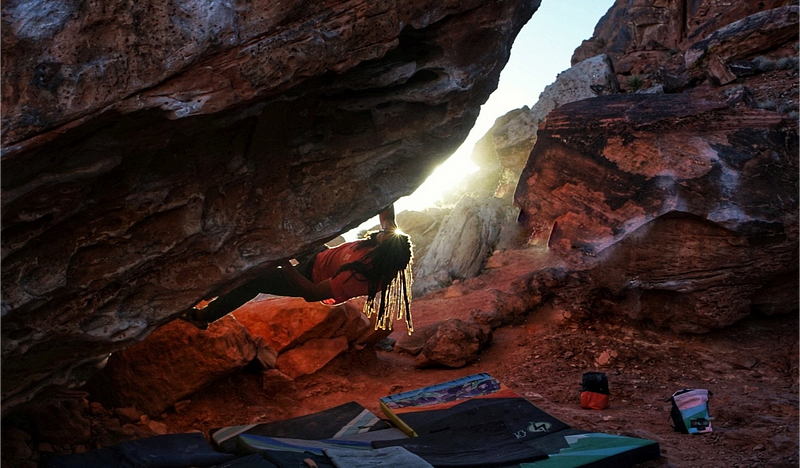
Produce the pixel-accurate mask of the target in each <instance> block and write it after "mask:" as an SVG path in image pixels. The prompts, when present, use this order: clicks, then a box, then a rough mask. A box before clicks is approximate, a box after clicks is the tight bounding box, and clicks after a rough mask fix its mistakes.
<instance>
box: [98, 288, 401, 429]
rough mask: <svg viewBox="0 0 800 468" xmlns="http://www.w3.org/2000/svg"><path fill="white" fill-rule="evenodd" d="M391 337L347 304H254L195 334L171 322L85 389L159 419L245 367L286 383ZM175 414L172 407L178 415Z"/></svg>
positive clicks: (270, 300) (107, 402)
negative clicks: (342, 355)
mask: <svg viewBox="0 0 800 468" xmlns="http://www.w3.org/2000/svg"><path fill="white" fill-rule="evenodd" d="M389 333H391V332H390V331H387V330H378V331H376V330H374V327H373V326H372V324H371V323H370V321H369V320H368V319H367V318H366V317H365V316H364V315H363V314H362V313H361V312H360V309H359V308H358V307H357V306H356V305H354V304H351V303H349V302H348V303H345V304H340V305H337V306H326V305H323V304H322V303H319V302H315V303H308V302H306V301H304V300H303V299H297V298H286V297H274V296H265V295H264V296H259V297H258V298H256V299H254V300H252V301H250V302H248V303H247V304H245V305H243V306H242V307H240V308H239V309H237V310H236V311H235V312H234V313H233V314H230V315H228V316H226V317H223V318H222V319H220V320H218V321H216V322H214V323H212V324H211V325H209V327H208V330H205V331H200V330H197V329H196V328H194V327H193V326H191V325H189V324H186V323H184V322H182V321H174V322H171V323H169V324H167V325H165V326H163V327H161V328H159V329H158V330H156V331H155V332H153V333H152V334H150V336H148V337H147V338H146V339H145V340H143V341H142V342H141V343H138V344H136V345H134V346H131V347H129V348H126V349H124V350H122V351H120V352H117V353H114V354H113V355H112V356H111V358H110V359H109V361H108V364H107V365H106V366H105V368H103V369H102V370H101V371H100V372H98V373H97V374H95V375H94V376H93V377H92V378H91V379H90V380H89V382H88V384H87V385H86V386H84V388H86V389H87V391H89V392H90V393H91V394H92V395H93V397H94V398H95V399H96V401H99V402H101V403H102V404H103V406H105V407H110V408H119V407H123V406H133V407H135V408H136V409H137V410H139V411H142V412H143V413H144V414H146V415H149V416H158V415H160V414H161V413H162V412H164V411H166V410H167V409H169V408H170V407H172V406H173V405H178V406H180V404H181V402H182V401H185V400H187V399H190V397H191V395H192V394H193V393H196V392H197V391H199V390H201V389H203V388H205V387H207V386H209V385H211V384H213V383H214V382H216V381H217V380H219V379H221V378H224V377H227V376H230V375H232V374H234V373H236V372H239V371H241V370H242V369H244V368H245V367H246V366H250V369H252V371H254V372H258V371H261V372H263V373H264V379H265V381H267V380H269V379H273V378H274V377H275V374H277V375H278V376H280V377H281V378H282V379H284V380H285V381H286V382H291V381H292V380H293V379H296V378H299V377H302V376H304V375H309V374H313V373H314V372H316V371H318V370H320V369H322V368H323V367H325V366H326V365H327V364H328V363H329V362H330V361H332V360H333V359H334V358H336V357H337V356H338V355H339V354H341V353H343V352H346V351H347V350H349V349H350V348H351V347H361V348H363V347H366V346H373V345H374V344H375V343H377V342H378V341H379V340H380V339H382V338H384V337H386V336H388V335H389ZM176 408H177V407H176Z"/></svg>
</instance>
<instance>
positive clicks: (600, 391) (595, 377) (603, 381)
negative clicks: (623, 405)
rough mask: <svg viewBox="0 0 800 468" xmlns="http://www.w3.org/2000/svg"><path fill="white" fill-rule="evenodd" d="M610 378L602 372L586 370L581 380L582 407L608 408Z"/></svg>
mask: <svg viewBox="0 0 800 468" xmlns="http://www.w3.org/2000/svg"><path fill="white" fill-rule="evenodd" d="M609 394H610V392H609V391H608V378H607V377H606V374H604V373H602V372H586V373H585V374H583V378H582V380H581V408H586V409H596V410H601V409H606V408H608V396H609Z"/></svg>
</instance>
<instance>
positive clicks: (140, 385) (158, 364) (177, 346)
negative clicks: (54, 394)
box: [87, 317, 258, 415]
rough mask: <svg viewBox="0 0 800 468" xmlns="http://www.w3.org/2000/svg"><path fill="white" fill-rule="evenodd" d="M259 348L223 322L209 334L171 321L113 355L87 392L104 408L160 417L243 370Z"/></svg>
mask: <svg viewBox="0 0 800 468" xmlns="http://www.w3.org/2000/svg"><path fill="white" fill-rule="evenodd" d="M257 352H258V348H257V346H256V343H255V341H254V340H253V338H252V336H251V335H250V334H249V333H248V332H247V329H246V328H245V327H244V326H242V325H241V324H240V323H239V322H237V321H236V320H235V319H233V318H232V317H224V318H223V319H221V320H220V321H219V322H217V323H215V325H214V326H213V327H210V328H209V329H208V330H207V331H200V330H197V329H196V328H194V327H193V326H192V325H189V324H187V323H184V322H180V321H175V322H172V323H170V324H168V325H166V326H164V327H161V328H159V329H158V330H156V331H155V332H153V333H152V334H151V335H150V336H149V337H148V338H147V340H145V341H144V342H142V343H139V344H137V345H135V346H131V347H129V348H127V349H124V350H122V351H119V352H116V353H114V354H113V355H112V356H111V358H110V359H109V363H108V365H107V366H106V368H104V369H103V371H101V372H99V373H97V374H95V376H93V378H92V379H91V380H90V382H89V385H88V387H87V388H88V389H89V390H90V391H91V392H92V394H93V395H95V397H96V398H98V401H102V402H103V403H104V406H107V407H112V408H119V407H128V406H133V407H135V408H136V409H138V410H139V411H143V412H144V413H145V414H148V415H159V414H161V412H163V411H164V410H166V409H167V408H169V407H170V406H172V405H174V404H175V403H176V402H178V401H181V400H183V399H185V398H186V397H187V396H189V395H191V394H192V393H194V392H196V391H198V390H200V389H202V388H203V387H205V386H206V385H208V384H209V383H210V382H213V381H215V380H217V379H219V378H222V377H225V376H227V375H230V374H232V373H233V372H235V371H237V370H241V369H242V368H244V367H245V366H246V365H248V364H249V363H250V362H252V361H253V359H255V357H256V354H257Z"/></svg>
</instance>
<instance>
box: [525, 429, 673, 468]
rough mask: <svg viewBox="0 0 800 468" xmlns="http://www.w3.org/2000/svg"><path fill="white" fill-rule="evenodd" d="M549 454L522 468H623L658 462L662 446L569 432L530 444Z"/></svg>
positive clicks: (643, 441)
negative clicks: (653, 461) (652, 461)
mask: <svg viewBox="0 0 800 468" xmlns="http://www.w3.org/2000/svg"><path fill="white" fill-rule="evenodd" d="M529 444H532V445H533V446H538V447H539V448H540V449H542V450H543V451H545V452H546V453H547V454H548V458H547V459H546V460H541V461H536V462H533V463H522V464H520V467H521V468H578V467H581V468H620V467H627V466H633V465H635V464H638V463H642V462H645V461H648V460H656V459H658V458H659V457H660V456H661V454H660V449H659V446H658V443H656V442H654V441H652V440H648V439H640V438H635V437H625V436H620V435H613V434H603V433H599V432H585V431H579V430H575V429H569V430H565V431H561V432H558V433H556V434H553V435H551V436H548V437H547V438H543V439H537V440H534V441H531V442H529Z"/></svg>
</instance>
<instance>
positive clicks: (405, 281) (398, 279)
mask: <svg viewBox="0 0 800 468" xmlns="http://www.w3.org/2000/svg"><path fill="white" fill-rule="evenodd" d="M379 232H380V231H372V232H368V233H367V234H366V237H365V238H364V239H363V240H362V241H361V242H360V244H359V245H358V247H356V249H363V248H367V247H372V251H371V252H369V253H368V254H367V255H365V256H364V258H363V260H362V261H357V262H351V263H346V264H344V265H342V266H341V268H339V271H338V272H337V273H340V272H343V271H350V272H351V273H352V274H354V275H358V276H360V277H363V278H364V279H366V280H367V284H368V285H369V287H368V293H367V301H366V302H365V303H364V314H366V316H367V318H370V317H372V314H373V313H376V312H377V316H376V318H375V329H376V330H377V329H381V330H386V329H387V328H388V329H389V330H391V329H392V324H393V320H394V317H395V316H397V320H403V317H405V320H406V326H407V328H408V334H409V335H410V334H411V332H413V331H414V325H413V322H412V321H411V281H412V278H411V264H412V262H413V259H414V253H413V246H412V244H411V238H410V237H408V236H407V235H405V234H401V233H399V232H394V233H392V235H391V236H390V237H389V238H388V239H385V240H384V241H383V242H381V243H380V244H378V239H377V236H378V233H379Z"/></svg>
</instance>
